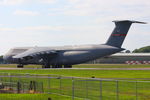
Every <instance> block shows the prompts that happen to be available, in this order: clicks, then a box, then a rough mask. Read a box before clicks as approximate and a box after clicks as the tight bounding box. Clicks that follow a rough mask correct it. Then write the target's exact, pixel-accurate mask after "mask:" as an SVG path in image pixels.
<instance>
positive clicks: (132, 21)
mask: <svg viewBox="0 0 150 100" xmlns="http://www.w3.org/2000/svg"><path fill="white" fill-rule="evenodd" d="M113 22H115V23H116V22H131V23H139V24H147V23H146V22H140V21H134V20H114V21H113Z"/></svg>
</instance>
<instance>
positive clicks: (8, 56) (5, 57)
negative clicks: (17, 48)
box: [3, 55, 12, 61]
mask: <svg viewBox="0 0 150 100" xmlns="http://www.w3.org/2000/svg"><path fill="white" fill-rule="evenodd" d="M3 59H4V60H5V61H9V60H10V59H12V56H10V55H4V56H3Z"/></svg>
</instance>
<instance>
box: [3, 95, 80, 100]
mask: <svg viewBox="0 0 150 100" xmlns="http://www.w3.org/2000/svg"><path fill="white" fill-rule="evenodd" d="M48 98H51V100H71V97H70V96H63V95H55V94H0V100H48ZM76 100H81V99H80V98H78V99H76Z"/></svg>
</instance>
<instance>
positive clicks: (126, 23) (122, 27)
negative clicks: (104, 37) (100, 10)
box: [106, 20, 146, 48]
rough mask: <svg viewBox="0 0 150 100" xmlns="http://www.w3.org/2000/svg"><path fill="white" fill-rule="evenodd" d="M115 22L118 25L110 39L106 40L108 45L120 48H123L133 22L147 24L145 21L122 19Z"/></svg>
mask: <svg viewBox="0 0 150 100" xmlns="http://www.w3.org/2000/svg"><path fill="white" fill-rule="evenodd" d="M113 22H115V25H116V26H115V28H114V30H113V32H112V34H111V36H110V37H109V39H108V41H107V42H106V45H110V46H115V47H118V48H121V46H122V44H123V41H124V39H125V37H126V35H127V33H128V31H129V28H130V26H131V24H132V23H140V24H146V23H145V22H139V21H131V20H121V21H113Z"/></svg>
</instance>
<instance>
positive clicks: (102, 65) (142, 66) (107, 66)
mask: <svg viewBox="0 0 150 100" xmlns="http://www.w3.org/2000/svg"><path fill="white" fill-rule="evenodd" d="M0 67H8V68H16V65H15V64H0ZM24 68H42V66H41V65H25V66H24ZM73 68H150V65H143V64H139V65H127V64H80V65H73Z"/></svg>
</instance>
